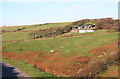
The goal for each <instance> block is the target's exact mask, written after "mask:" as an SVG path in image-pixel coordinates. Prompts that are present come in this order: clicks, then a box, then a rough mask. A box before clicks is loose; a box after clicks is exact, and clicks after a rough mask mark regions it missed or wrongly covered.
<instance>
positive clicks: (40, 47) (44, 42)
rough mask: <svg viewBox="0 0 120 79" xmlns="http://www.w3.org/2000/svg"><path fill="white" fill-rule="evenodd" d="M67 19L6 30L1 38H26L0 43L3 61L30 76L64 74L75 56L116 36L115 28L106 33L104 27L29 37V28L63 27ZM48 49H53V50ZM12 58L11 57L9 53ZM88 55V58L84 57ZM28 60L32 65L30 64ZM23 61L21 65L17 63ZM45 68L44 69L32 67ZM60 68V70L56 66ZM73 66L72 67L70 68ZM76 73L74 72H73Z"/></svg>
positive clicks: (11, 39) (7, 39)
mask: <svg viewBox="0 0 120 79" xmlns="http://www.w3.org/2000/svg"><path fill="white" fill-rule="evenodd" d="M67 24H70V23H69V22H68V23H51V24H47V25H42V26H23V27H26V28H27V29H24V30H23V31H28V32H5V33H3V34H2V41H16V40H26V41H21V42H6V43H3V44H2V48H3V49H2V51H3V52H4V53H3V55H4V56H3V58H4V59H3V61H4V62H8V63H10V64H12V65H14V66H16V67H18V68H19V69H21V70H23V71H25V72H26V73H28V74H29V75H30V76H43V77H48V76H50V77H51V76H54V75H52V74H55V75H57V76H66V75H67V73H65V74H66V75H65V74H64V72H74V71H70V70H69V69H68V70H66V71H65V69H67V68H66V67H68V65H66V64H67V63H68V62H71V60H72V59H74V57H77V56H82V57H83V56H87V57H88V58H89V57H91V56H92V55H91V54H89V53H88V52H89V51H90V50H92V49H95V48H98V47H103V46H105V45H108V44H112V43H113V42H115V41H116V40H117V39H118V32H110V33H108V32H107V31H106V30H100V31H95V32H91V33H71V32H70V33H66V34H62V35H59V36H54V37H51V38H42V39H37V40H33V39H30V38H29V33H30V31H33V30H39V29H42V28H50V27H63V26H65V25H67ZM23 27H22V26H21V27H11V28H10V27H4V28H3V30H6V31H13V30H16V29H18V28H23ZM50 51H53V52H52V53H51V52H50ZM11 56H12V57H13V58H12V57H11ZM86 59H87V58H86ZM30 64H31V65H30ZM20 65H22V66H20ZM36 65H37V68H39V69H40V68H43V69H44V68H45V70H46V72H49V73H52V74H49V73H46V72H41V71H39V70H38V69H36V68H34V67H35V66H36ZM58 69H59V70H58ZM73 70H74V69H73ZM74 73H76V72H74Z"/></svg>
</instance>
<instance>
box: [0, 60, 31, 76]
mask: <svg viewBox="0 0 120 79" xmlns="http://www.w3.org/2000/svg"><path fill="white" fill-rule="evenodd" d="M1 63H2V78H5V77H16V78H17V77H29V76H28V75H27V74H26V73H24V72H22V71H21V70H19V69H17V68H15V67H13V66H12V65H10V64H8V63H4V62H0V64H1Z"/></svg>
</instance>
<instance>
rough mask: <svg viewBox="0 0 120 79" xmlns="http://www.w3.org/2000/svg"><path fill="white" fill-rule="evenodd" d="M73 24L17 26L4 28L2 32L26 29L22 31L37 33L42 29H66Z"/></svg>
mask: <svg viewBox="0 0 120 79" xmlns="http://www.w3.org/2000/svg"><path fill="white" fill-rule="evenodd" d="M71 23H72V22H61V23H49V24H41V26H39V24H35V25H24V26H16V27H3V28H2V30H5V31H14V30H17V29H21V28H26V29H23V30H21V31H35V30H40V29H46V28H50V27H64V26H65V25H68V24H71Z"/></svg>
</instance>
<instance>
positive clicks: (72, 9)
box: [0, 0, 118, 26]
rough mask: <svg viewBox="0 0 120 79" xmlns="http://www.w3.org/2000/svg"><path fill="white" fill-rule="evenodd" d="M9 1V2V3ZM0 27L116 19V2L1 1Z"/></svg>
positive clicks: (86, 0)
mask: <svg viewBox="0 0 120 79" xmlns="http://www.w3.org/2000/svg"><path fill="white" fill-rule="evenodd" d="M10 1H11V2H10ZM30 1H31V2H30ZM0 8H1V12H0V13H2V14H1V17H2V18H1V23H0V24H1V25H8V26H9V25H26V24H40V23H48V22H69V21H76V20H81V19H86V18H87V19H94V18H106V17H112V18H115V19H117V18H118V1H117V0H115V1H114V2H113V0H109V1H108V0H106V1H105V2H104V1H102V0H101V1H95V0H93V1H92V2H91V1H90V0H89V1H88V0H85V1H80V0H79V1H77V0H74V1H73V0H69V1H68V0H56V1H55V0H54V1H51V0H44V1H43V0H39V1H38V0H36V1H35V0H34V1H33V0H29V2H28V0H26V1H23V0H21V1H20V2H18V1H15V0H9V2H8V1H7V0H4V1H3V0H2V1H1V6H0Z"/></svg>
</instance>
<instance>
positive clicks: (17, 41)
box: [2, 33, 111, 43]
mask: <svg viewBox="0 0 120 79" xmlns="http://www.w3.org/2000/svg"><path fill="white" fill-rule="evenodd" d="M103 34H111V33H99V34H87V35H68V36H62V37H59V38H69V37H81V36H91V35H103ZM44 39H57V38H43V39H31V40H15V41H2V43H9V42H16V43H19V42H22V41H33V40H44Z"/></svg>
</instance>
